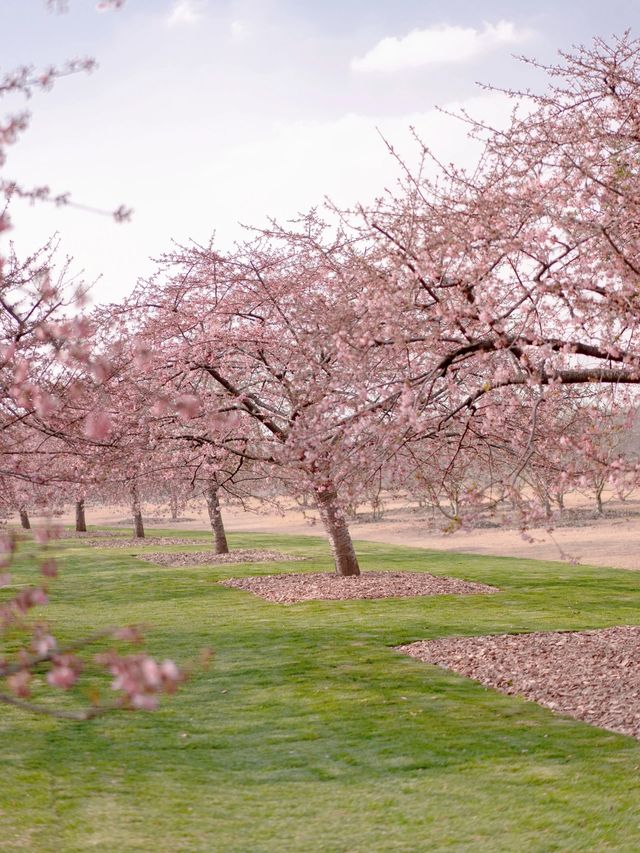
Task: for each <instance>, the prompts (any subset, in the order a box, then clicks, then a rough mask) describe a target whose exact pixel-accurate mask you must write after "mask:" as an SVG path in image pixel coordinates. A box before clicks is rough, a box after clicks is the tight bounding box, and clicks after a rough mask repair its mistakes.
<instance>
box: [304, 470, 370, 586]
mask: <svg viewBox="0 0 640 853" xmlns="http://www.w3.org/2000/svg"><path fill="white" fill-rule="evenodd" d="M315 495H316V501H317V503H318V512H319V513H320V518H321V519H322V523H323V524H324V529H325V530H326V531H327V535H328V536H329V542H330V543H331V553H332V554H333V559H334V562H335V565H336V574H338V575H342V576H344V577H347V576H350V575H359V574H360V566H359V565H358V558H357V557H356V552H355V551H354V548H353V542H352V541H351V534H350V533H349V528H348V527H347V522H346V521H345V520H344V515H343V514H342V512H341V510H340V508H339V506H338V495H337V494H336V490H335V488H334V486H333V484H332V483H325V484H324V488H323V487H318V488H316V489H315Z"/></svg>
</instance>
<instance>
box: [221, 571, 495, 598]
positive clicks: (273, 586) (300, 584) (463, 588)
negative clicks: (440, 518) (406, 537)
mask: <svg viewBox="0 0 640 853" xmlns="http://www.w3.org/2000/svg"><path fill="white" fill-rule="evenodd" d="M220 583H222V584H223V585H224V586H231V587H234V588H235V589H243V590H246V591H247V592H252V593H254V595H259V596H260V597H261V598H265V599H266V600H267V601H273V602H275V603H277V604H296V603H297V602H299V601H346V600H349V599H356V598H412V597H414V596H418V595H468V594H469V593H492V592H499V590H498V589H497V588H496V587H493V586H486V585H485V584H482V583H471V582H469V581H463V580H459V579H458V578H443V577H436V576H435V575H430V574H427V573H426V572H363V573H362V574H361V575H359V576H358V577H341V576H340V575H336V574H334V573H329V572H327V573H317V574H316V573H311V572H310V573H308V574H294V573H290V574H285V575H265V576H264V577H248V578H230V579H229V580H224V581H220Z"/></svg>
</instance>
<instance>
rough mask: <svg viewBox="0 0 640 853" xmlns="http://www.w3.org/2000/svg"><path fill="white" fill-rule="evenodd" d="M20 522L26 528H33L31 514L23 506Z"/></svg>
mask: <svg viewBox="0 0 640 853" xmlns="http://www.w3.org/2000/svg"><path fill="white" fill-rule="evenodd" d="M19 512H20V524H21V525H22V526H23V528H24V529H25V530H31V522H30V521H29V515H28V514H27V511H26V509H25V508H24V507H23V506H21V507H20V510H19Z"/></svg>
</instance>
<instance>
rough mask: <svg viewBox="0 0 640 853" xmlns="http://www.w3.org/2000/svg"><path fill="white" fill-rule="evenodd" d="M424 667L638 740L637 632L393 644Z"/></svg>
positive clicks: (617, 630)
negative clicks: (428, 666)
mask: <svg viewBox="0 0 640 853" xmlns="http://www.w3.org/2000/svg"><path fill="white" fill-rule="evenodd" d="M397 650H398V651H400V652H404V653H405V654H408V655H410V656H411V657H414V658H417V659H418V660H420V661H423V662H424V663H430V664H435V665H436V666H441V667H444V668H445V669H448V670H451V671H452V672H455V673H457V674H458V675H465V676H467V677H468V678H473V679H474V680H475V681H479V682H480V683H481V684H484V685H485V686H486V687H492V688H494V689H496V690H499V691H500V692H502V693H507V694H509V695H516V696H522V697H524V698H525V699H529V700H531V701H533V702H537V703H538V704H539V705H543V706H544V707H545V708H550V709H551V710H552V711H555V712H557V713H560V714H566V715H567V716H570V717H574V718H575V719H577V720H582V721H583V722H586V723H591V724H592V725H595V726H600V727H601V728H604V729H608V730H610V731H613V732H619V733H620V734H625V735H630V736H631V737H635V738H640V627H638V626H618V627H614V628H602V629H598V630H591V631H545V632H535V633H531V634H499V635H491V636H486V637H447V638H443V639H438V640H424V641H421V642H417V643H410V644H408V645H405V646H398V647H397Z"/></svg>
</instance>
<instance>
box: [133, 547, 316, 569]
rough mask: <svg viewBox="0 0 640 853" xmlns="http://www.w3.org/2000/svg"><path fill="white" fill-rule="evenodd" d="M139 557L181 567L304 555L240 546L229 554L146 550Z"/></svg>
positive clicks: (272, 560) (279, 560)
mask: <svg viewBox="0 0 640 853" xmlns="http://www.w3.org/2000/svg"><path fill="white" fill-rule="evenodd" d="M138 559H140V560H145V561H146V562H147V563H156V564H157V565H159V566H169V567H170V568H181V567H185V566H204V565H207V566H209V565H213V564H218V563H285V562H289V561H292V560H303V559H304V557H295V556H293V555H292V554H281V553H280V552H279V551H258V550H255V549H251V550H249V549H241V548H238V549H237V550H236V551H231V553H229V554H215V553H214V552H213V551H198V552H196V553H194V552H193V551H192V552H191V553H188V552H187V553H184V552H183V553H175V554H167V553H158V554H153V553H151V554H150V553H149V552H148V551H146V552H145V553H143V554H138Z"/></svg>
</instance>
